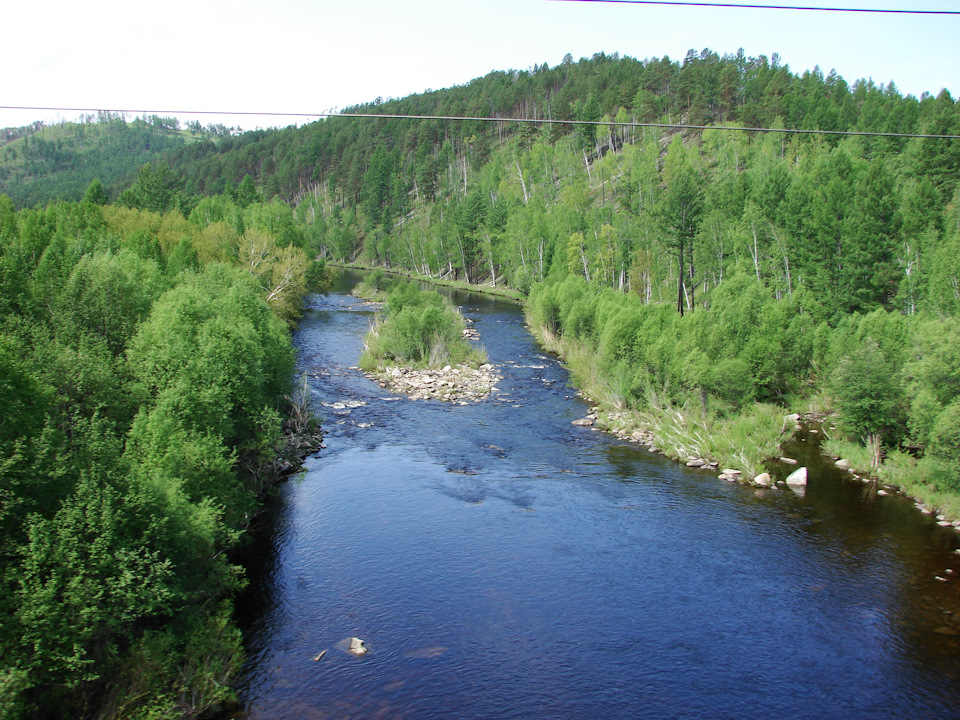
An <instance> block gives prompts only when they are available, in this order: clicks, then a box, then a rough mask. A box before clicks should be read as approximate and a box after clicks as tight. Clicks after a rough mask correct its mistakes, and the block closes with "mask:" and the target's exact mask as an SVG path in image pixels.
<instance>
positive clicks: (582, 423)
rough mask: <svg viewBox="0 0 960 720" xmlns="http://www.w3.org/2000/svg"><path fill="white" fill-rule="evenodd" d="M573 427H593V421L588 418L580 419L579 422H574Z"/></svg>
mask: <svg viewBox="0 0 960 720" xmlns="http://www.w3.org/2000/svg"><path fill="white" fill-rule="evenodd" d="M571 425H576V426H578V427H591V426H592V425H593V420H591V419H590V418H588V417H585V418H580V419H579V420H574V421H573V422H572V423H571Z"/></svg>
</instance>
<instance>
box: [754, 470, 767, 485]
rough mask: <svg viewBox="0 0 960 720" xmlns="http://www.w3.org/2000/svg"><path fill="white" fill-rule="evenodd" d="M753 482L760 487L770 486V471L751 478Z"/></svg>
mask: <svg viewBox="0 0 960 720" xmlns="http://www.w3.org/2000/svg"><path fill="white" fill-rule="evenodd" d="M753 482H754V484H755V485H759V486H760V487H770V482H771V480H770V473H765V472H764V473H760V474H759V475H757V476H756V477H755V478H754V479H753Z"/></svg>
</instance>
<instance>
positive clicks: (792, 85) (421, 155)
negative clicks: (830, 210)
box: [168, 50, 960, 214]
mask: <svg viewBox="0 0 960 720" xmlns="http://www.w3.org/2000/svg"><path fill="white" fill-rule="evenodd" d="M346 111H349V112H359V113H377V114H410V115H443V116H467V117H485V118H496V117H503V118H510V117H520V118H532V119H554V120H558V119H560V120H594V121H599V120H604V119H609V120H614V121H616V122H641V123H654V122H665V123H684V124H688V125H710V124H735V125H740V126H743V127H784V128H798V129H820V130H844V131H848V130H853V131H856V130H860V131H869V132H889V133H911V134H912V133H931V134H954V133H957V132H960V114H958V110H957V107H956V104H955V103H954V101H953V99H952V98H951V97H950V95H949V93H942V94H940V95H939V96H937V97H933V96H928V95H924V96H923V97H922V98H921V99H917V98H914V97H912V96H907V97H903V96H901V95H900V93H899V91H898V90H897V88H896V86H895V85H894V84H893V83H892V82H891V83H890V84H888V85H879V86H878V85H876V84H874V82H873V81H870V80H867V81H864V80H858V81H856V82H855V83H853V84H852V85H851V84H849V83H848V82H846V81H845V80H844V79H843V78H841V77H839V76H838V75H837V74H836V73H834V72H831V73H829V74H827V75H824V74H823V73H822V72H820V71H819V70H816V69H815V70H814V71H812V72H804V73H803V74H802V75H797V74H794V73H793V72H791V71H790V69H789V67H788V66H786V65H782V64H781V63H780V62H779V58H778V57H777V55H776V54H774V55H773V57H772V58H771V59H768V58H766V57H764V56H761V57H759V58H750V57H746V56H744V55H743V54H742V52H741V53H738V54H732V55H730V54H728V55H723V56H721V55H718V54H717V53H715V52H713V51H710V50H704V51H702V52H700V53H696V52H694V51H690V52H689V53H688V54H687V56H686V58H684V60H683V61H682V62H677V61H673V60H670V59H669V58H667V57H663V58H659V59H658V58H654V59H650V60H644V61H640V60H636V59H633V58H629V57H619V56H618V55H616V54H614V55H604V54H602V53H600V54H597V55H594V56H593V57H592V58H583V59H581V60H580V61H579V62H575V61H573V60H572V59H571V58H570V56H569V55H568V56H567V57H566V58H565V60H564V62H563V63H562V64H560V65H558V66H556V67H553V68H551V67H549V66H547V65H546V64H544V65H534V66H533V67H532V68H531V69H529V70H522V71H498V72H491V73H490V74H488V75H487V76H485V77H482V78H478V79H476V80H474V81H472V82H469V83H467V84H465V85H462V86H457V87H453V88H449V89H445V90H438V91H432V92H426V93H423V94H418V95H412V96H409V97H407V98H404V99H400V100H388V101H381V100H379V99H378V100H377V101H376V102H373V103H369V104H366V105H359V106H356V107H352V108H347V110H346ZM573 132H574V128H573V126H569V125H562V126H559V127H553V128H551V129H550V131H549V132H548V133H547V134H546V138H545V139H548V140H549V141H551V142H552V141H556V140H557V139H559V138H560V137H562V136H563V135H565V134H570V133H573ZM535 133H536V129H535V128H532V127H530V126H526V125H518V124H516V123H508V122H504V123H489V122H457V123H450V122H443V121H435V120H431V121H417V120H401V121H386V120H385V121H383V122H376V121H368V120H350V119H346V118H331V119H329V120H327V121H324V122H318V123H314V124H311V125H308V126H305V127H301V128H299V129H298V128H294V127H290V128H287V129H285V130H282V131H257V132H251V133H245V134H243V135H242V136H238V137H234V138H230V139H228V140H226V141H223V142H220V143H218V144H217V145H215V146H214V145H212V144H209V143H204V144H199V145H192V146H184V147H181V148H178V149H176V150H174V151H172V152H171V153H170V154H169V155H168V160H169V162H170V164H171V165H172V166H173V167H174V168H176V169H177V171H178V173H179V174H180V176H181V179H182V182H183V190H184V191H185V192H186V193H187V194H190V193H198V194H217V193H220V192H222V191H223V190H224V188H226V187H230V186H236V184H238V183H239V182H240V181H241V180H242V179H243V177H244V176H245V175H247V174H249V175H250V176H251V177H252V178H253V179H254V180H255V181H256V182H257V184H258V185H259V187H260V188H261V190H262V191H263V193H264V195H265V196H266V197H268V198H269V197H273V196H274V195H279V196H281V197H283V198H285V199H288V200H289V199H294V198H296V197H297V196H298V194H299V193H302V192H303V190H304V189H305V188H309V187H311V186H312V185H313V184H315V183H317V182H323V183H327V184H328V185H329V189H330V191H331V192H332V191H336V193H337V196H338V198H339V199H341V200H342V201H343V202H345V203H346V204H359V203H360V201H361V199H362V195H363V192H364V175H365V174H366V173H367V171H368V170H369V169H370V167H371V165H372V163H373V154H374V152H375V151H376V150H377V148H383V149H385V150H388V151H391V152H393V153H394V155H395V157H393V159H392V160H391V162H393V163H395V165H396V168H395V173H394V174H395V175H396V176H397V178H398V179H397V183H396V184H397V185H398V187H397V188H395V190H396V194H402V193H407V194H417V193H419V194H420V195H426V196H427V197H428V198H430V199H432V198H433V192H434V189H435V187H436V186H437V184H438V182H440V180H441V178H440V177H439V176H440V175H441V174H445V173H447V172H448V171H449V170H450V168H451V165H452V164H456V162H459V163H460V164H461V166H462V165H463V163H464V162H465V163H466V164H467V165H468V166H469V167H470V168H473V169H476V168H478V167H479V166H480V164H482V163H483V161H484V160H486V159H487V158H488V157H489V156H490V154H491V153H492V152H494V151H495V150H496V149H497V148H499V147H501V145H502V143H503V142H504V140H505V139H507V138H509V137H510V136H512V135H519V136H520V137H521V139H523V140H524V141H525V142H526V143H527V144H529V142H530V140H531V139H532V135H533V134H535ZM583 133H584V134H585V136H586V138H585V139H588V140H594V139H595V138H594V135H596V139H599V140H600V141H601V142H600V144H599V145H598V146H597V147H595V148H594V150H595V151H599V150H602V149H603V147H602V145H603V141H605V140H612V141H613V142H614V143H616V144H617V146H619V144H620V143H621V142H622V141H623V140H630V139H633V137H634V135H633V134H632V133H630V132H627V131H618V132H617V134H616V137H613V138H609V137H608V133H607V132H606V131H597V132H596V133H594V131H591V130H590V129H589V128H587V129H585V130H583ZM872 147H876V148H878V149H880V150H882V151H885V152H888V151H889V152H898V151H902V150H904V149H905V147H906V141H905V140H896V139H889V140H883V141H878V142H876V143H873V144H872ZM944 152H946V153H948V154H949V153H952V154H951V157H950V158H949V160H947V159H946V158H940V157H939V154H940V153H944ZM922 154H923V155H924V158H923V160H924V168H923V169H924V171H925V172H926V171H931V172H933V173H934V174H935V175H936V179H938V180H939V179H940V178H941V177H942V176H943V175H945V174H949V172H950V170H948V168H952V170H953V171H955V170H956V169H957V167H958V163H960V151H957V150H956V149H950V148H948V147H946V146H944V145H942V144H940V145H937V144H933V145H930V146H929V147H928V146H927V145H924V146H923V151H922ZM942 160H946V162H942ZM461 172H462V168H461ZM396 204H400V205H401V206H402V201H401V200H400V199H399V198H398V199H395V200H394V202H392V203H384V210H385V211H387V214H390V213H391V212H395V211H394V208H393V205H396ZM400 209H402V207H401V208H400Z"/></svg>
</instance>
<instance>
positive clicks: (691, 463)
mask: <svg viewBox="0 0 960 720" xmlns="http://www.w3.org/2000/svg"><path fill="white" fill-rule="evenodd" d="M706 464H707V461H706V460H704V459H703V458H693V459H692V460H687V467H703V466H704V465H706Z"/></svg>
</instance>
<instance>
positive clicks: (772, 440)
mask: <svg viewBox="0 0 960 720" xmlns="http://www.w3.org/2000/svg"><path fill="white" fill-rule="evenodd" d="M531 331H532V332H533V334H534V337H536V339H537V341H538V342H539V343H540V344H541V345H542V346H543V347H544V348H545V349H547V350H549V351H550V352H553V353H555V354H557V355H558V356H559V357H560V358H561V359H562V360H563V362H564V364H565V365H566V367H567V369H568V370H569V372H570V376H571V379H572V381H573V384H574V385H575V386H576V387H577V388H578V389H579V390H580V392H581V393H582V394H583V395H584V396H585V397H586V398H588V399H589V401H590V402H591V404H592V405H593V406H594V412H595V413H596V415H597V425H598V426H600V427H602V428H603V429H606V430H610V431H612V432H615V433H617V434H619V435H625V436H636V435H638V434H639V435H642V436H644V442H645V443H646V444H647V445H648V446H650V445H652V446H654V447H655V448H656V449H657V450H658V451H659V452H662V453H663V454H664V455H666V456H667V457H670V458H673V459H675V460H678V461H681V462H685V461H688V460H690V459H693V458H701V459H704V460H707V461H716V463H717V467H718V468H720V469H724V468H732V469H737V470H740V471H741V472H742V473H743V474H742V478H743V480H746V481H749V480H752V479H753V478H754V477H755V476H756V475H758V474H760V473H762V472H764V468H763V462H764V461H765V460H767V459H770V458H774V457H777V456H778V455H779V454H780V453H779V448H780V443H781V442H782V441H783V440H785V439H786V438H788V437H789V434H790V433H791V432H792V430H793V427H794V426H793V423H784V416H785V415H786V413H785V411H784V409H783V408H780V407H777V406H775V405H771V404H769V403H755V404H753V405H751V406H749V407H747V408H744V410H743V412H741V413H738V414H736V415H733V416H720V415H718V414H716V413H712V412H710V411H709V410H707V411H705V410H704V408H703V407H702V406H701V405H700V404H699V403H698V402H696V401H694V402H686V403H683V404H677V403H675V402H673V401H672V400H671V399H670V397H669V396H668V395H667V394H665V393H662V392H657V391H656V390H655V389H654V387H653V386H652V385H647V386H646V387H644V388H643V390H642V392H643V401H642V402H638V403H636V404H633V403H631V404H628V403H627V402H626V399H625V397H624V393H623V384H624V379H623V378H610V377H608V376H606V375H604V374H603V373H602V372H601V370H600V369H599V365H598V363H597V358H596V356H595V354H594V353H593V352H592V351H591V350H590V349H589V348H588V347H586V346H585V345H584V344H583V343H579V342H577V341H575V340H563V339H561V338H558V337H557V336H556V335H554V334H553V333H551V332H550V331H549V330H547V329H546V328H544V327H543V326H542V325H538V324H535V323H531Z"/></svg>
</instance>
